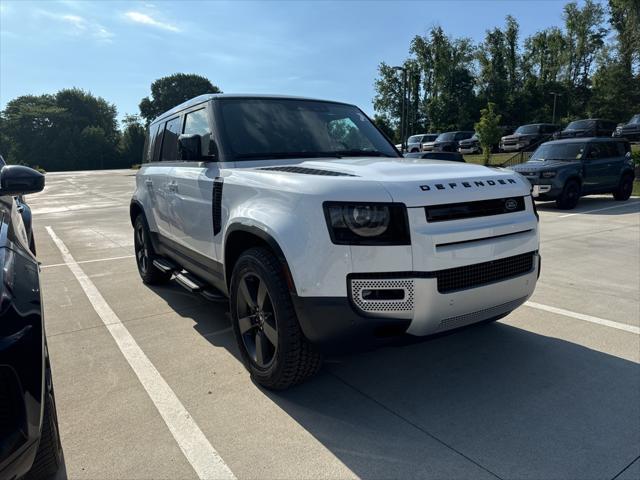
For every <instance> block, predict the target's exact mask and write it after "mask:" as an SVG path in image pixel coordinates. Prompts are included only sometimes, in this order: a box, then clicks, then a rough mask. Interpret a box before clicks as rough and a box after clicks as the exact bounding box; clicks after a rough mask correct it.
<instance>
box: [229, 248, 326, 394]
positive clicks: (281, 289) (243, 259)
mask: <svg viewBox="0 0 640 480" xmlns="http://www.w3.org/2000/svg"><path fill="white" fill-rule="evenodd" d="M229 302H230V311H231V319H232V323H233V331H234V334H235V337H236V341H237V342H238V347H239V349H240V353H241V355H242V360H243V362H244V365H245V367H246V368H247V370H248V371H249V373H250V374H251V378H252V379H253V380H254V381H255V382H256V383H258V384H259V385H262V386H263V387H265V388H268V389H271V390H285V389H287V388H289V387H291V386H293V385H296V384H298V383H301V382H302V381H304V380H306V379H307V378H309V377H311V376H312V375H314V374H315V373H317V372H318V370H320V367H321V366H322V356H321V355H320V353H319V352H318V351H317V350H316V349H315V348H314V346H313V345H312V344H311V343H310V342H309V341H308V340H307V339H306V338H305V336H304V334H303V333H302V330H301V329H300V324H299V323H298V318H297V317H296V313H295V310H294V308H293V303H292V301H291V296H290V294H289V289H288V287H287V282H286V281H285V278H284V275H283V273H282V264H281V263H280V262H279V261H278V259H277V258H276V257H275V256H274V255H273V254H272V253H271V252H270V251H269V250H267V249H265V248H260V247H258V248H251V249H249V250H247V251H246V252H244V253H243V254H242V255H241V256H240V258H239V259H238V261H237V262H236V264H235V266H234V268H233V275H232V277H231V288H230V296H229Z"/></svg>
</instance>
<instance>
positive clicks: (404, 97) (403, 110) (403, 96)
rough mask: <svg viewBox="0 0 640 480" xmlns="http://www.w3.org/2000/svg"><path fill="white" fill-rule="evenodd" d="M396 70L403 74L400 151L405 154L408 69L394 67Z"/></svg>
mask: <svg viewBox="0 0 640 480" xmlns="http://www.w3.org/2000/svg"><path fill="white" fill-rule="evenodd" d="M393 69H394V70H396V71H400V72H402V103H401V104H400V143H401V147H400V150H402V152H404V151H405V150H406V149H407V138H406V132H405V130H406V129H407V125H406V122H405V109H406V108H405V107H406V106H405V103H406V96H407V69H406V68H405V67H393Z"/></svg>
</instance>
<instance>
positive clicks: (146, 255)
mask: <svg viewBox="0 0 640 480" xmlns="http://www.w3.org/2000/svg"><path fill="white" fill-rule="evenodd" d="M133 247H134V250H135V255H136V264H137V265H138V273H139V274H140V278H142V281H143V282H144V283H146V284H147V285H159V284H162V283H166V282H168V281H169V280H170V279H171V272H163V271H162V270H160V269H158V268H156V267H155V266H154V265H153V259H154V258H155V256H156V255H155V252H154V251H153V245H152V244H151V236H150V235H149V227H147V221H146V220H145V218H144V215H142V214H140V215H138V216H137V217H136V220H135V222H134V223H133Z"/></svg>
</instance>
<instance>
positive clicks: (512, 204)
mask: <svg viewBox="0 0 640 480" xmlns="http://www.w3.org/2000/svg"><path fill="white" fill-rule="evenodd" d="M504 208H506V209H507V210H509V211H513V210H515V209H516V208H518V201H517V200H515V199H514V198H508V199H507V200H506V201H505V202H504Z"/></svg>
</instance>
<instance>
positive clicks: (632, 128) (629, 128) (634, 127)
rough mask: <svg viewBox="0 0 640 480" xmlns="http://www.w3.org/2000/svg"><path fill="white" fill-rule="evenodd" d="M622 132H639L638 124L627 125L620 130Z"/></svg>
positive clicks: (639, 125)
mask: <svg viewBox="0 0 640 480" xmlns="http://www.w3.org/2000/svg"><path fill="white" fill-rule="evenodd" d="M620 130H621V131H622V132H635V131H636V130H640V123H627V124H626V125H624V126H623V127H622V128H621V129H620Z"/></svg>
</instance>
